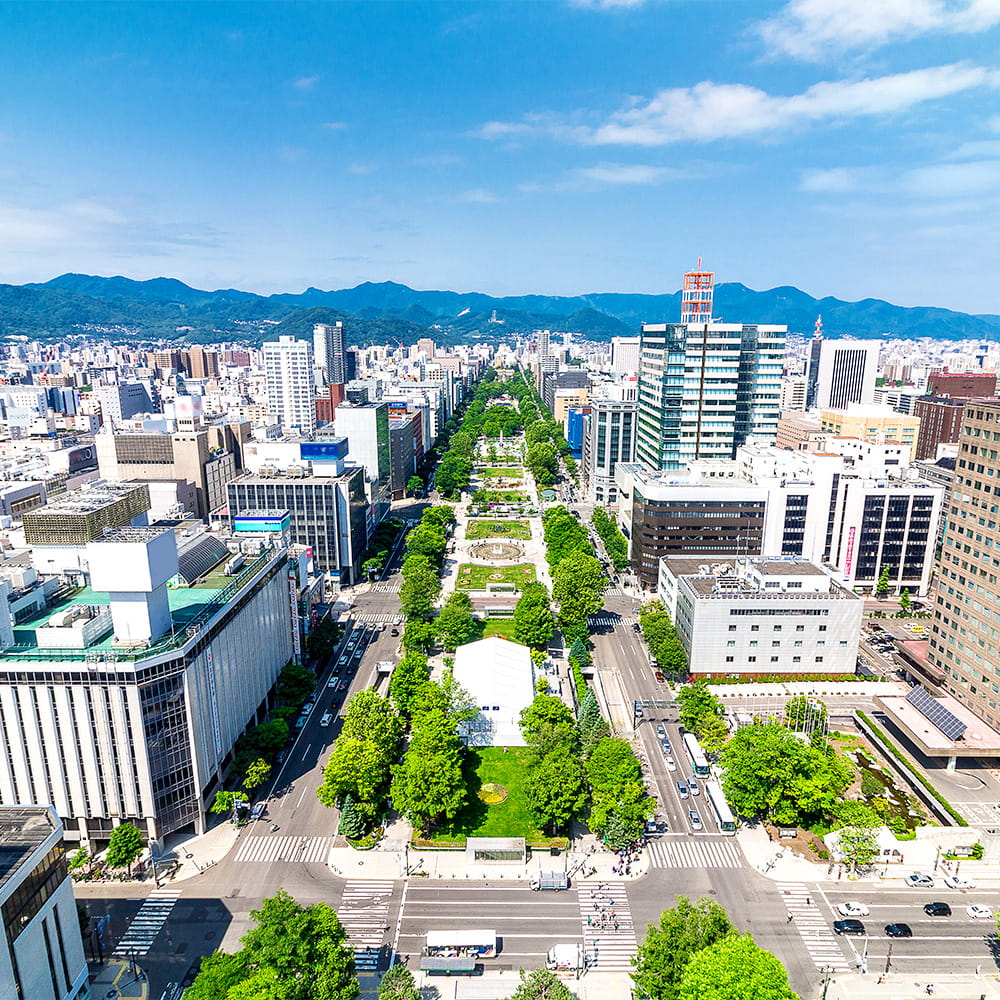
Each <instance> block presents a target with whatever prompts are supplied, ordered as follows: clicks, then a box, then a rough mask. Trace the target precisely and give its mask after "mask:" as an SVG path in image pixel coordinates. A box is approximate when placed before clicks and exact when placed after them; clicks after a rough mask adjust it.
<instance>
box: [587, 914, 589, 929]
mask: <svg viewBox="0 0 1000 1000" xmlns="http://www.w3.org/2000/svg"><path fill="white" fill-rule="evenodd" d="M587 926H588V927H589V926H590V914H589V913H588V914H587Z"/></svg>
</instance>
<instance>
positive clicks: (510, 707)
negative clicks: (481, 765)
mask: <svg viewBox="0 0 1000 1000" xmlns="http://www.w3.org/2000/svg"><path fill="white" fill-rule="evenodd" d="M453 673H454V677H455V680H456V681H458V683H459V684H461V685H462V687H464V688H465V690H466V691H468V692H469V693H470V694H471V695H472V699H473V701H474V702H475V703H476V704H477V705H478V706H479V715H478V716H477V717H476V718H475V719H473V720H472V721H471V722H467V723H465V724H464V725H463V726H462V727H461V729H460V730H459V735H460V736H461V737H462V739H463V740H464V741H465V743H466V744H468V745H469V746H477V747H491V746H493V747H523V746H524V737H523V736H522V735H521V728H520V718H521V712H522V710H523V709H525V708H527V707H528V706H529V705H530V704H531V702H532V700H533V699H534V697H535V675H534V665H533V664H532V662H531V653H530V652H529V650H528V647H527V646H522V645H520V644H519V643H516V642H508V641H507V640H506V639H500V638H499V637H497V636H491V637H490V638H488V639H480V640H479V641H478V642H470V643H467V644H466V645H464V646H459V647H458V649H457V650H455V666H454V668H453Z"/></svg>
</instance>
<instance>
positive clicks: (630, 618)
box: [587, 615, 639, 628]
mask: <svg viewBox="0 0 1000 1000" xmlns="http://www.w3.org/2000/svg"><path fill="white" fill-rule="evenodd" d="M638 620H639V619H638V618H636V616H635V615H591V616H590V617H589V618H588V619H587V624H588V625H589V626H590V627H591V628H607V627H608V626H609V625H610V626H611V627H612V628H614V626H615V625H619V624H621V625H629V626H632V625H634V624H635V623H636V622H637V621H638Z"/></svg>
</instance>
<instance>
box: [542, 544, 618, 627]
mask: <svg viewBox="0 0 1000 1000" xmlns="http://www.w3.org/2000/svg"><path fill="white" fill-rule="evenodd" d="M607 583H608V578H607V577H606V576H605V575H604V570H603V569H602V568H601V561H600V560H599V559H596V558H595V557H594V556H592V555H588V554H587V553H586V552H571V553H570V554H569V555H567V556H565V557H564V558H563V559H560V560H559V563H558V564H557V565H556V568H555V570H554V571H553V573H552V596H553V598H554V599H555V600H556V601H558V602H559V604H560V606H561V605H562V604H563V603H564V602H565V601H567V600H570V599H572V598H573V597H579V596H581V595H586V596H587V598H588V599H589V610H588V611H587V614H593V613H594V612H595V611H599V610H600V609H601V606H602V605H603V603H604V602H603V601H602V600H601V594H602V593H603V591H604V588H605V587H606V586H607Z"/></svg>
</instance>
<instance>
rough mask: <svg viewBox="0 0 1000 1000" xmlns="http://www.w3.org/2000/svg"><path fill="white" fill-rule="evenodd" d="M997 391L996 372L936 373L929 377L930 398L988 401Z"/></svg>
mask: <svg viewBox="0 0 1000 1000" xmlns="http://www.w3.org/2000/svg"><path fill="white" fill-rule="evenodd" d="M996 391H997V377H996V374H995V373H994V372H935V373H933V374H931V375H928V376H927V394H928V395H929V396H951V397H952V398H953V399H987V398H989V397H991V396H993V395H994V394H995V393H996Z"/></svg>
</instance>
